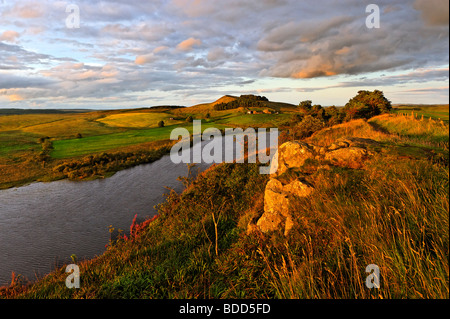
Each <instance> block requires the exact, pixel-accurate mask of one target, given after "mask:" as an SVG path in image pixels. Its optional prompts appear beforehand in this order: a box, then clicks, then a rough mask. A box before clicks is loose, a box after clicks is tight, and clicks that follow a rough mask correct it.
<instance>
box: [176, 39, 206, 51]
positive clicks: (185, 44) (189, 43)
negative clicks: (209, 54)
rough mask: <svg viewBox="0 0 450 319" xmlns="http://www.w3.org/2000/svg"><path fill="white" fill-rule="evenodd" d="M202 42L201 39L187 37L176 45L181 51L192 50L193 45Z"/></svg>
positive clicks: (198, 44)
mask: <svg viewBox="0 0 450 319" xmlns="http://www.w3.org/2000/svg"><path fill="white" fill-rule="evenodd" d="M201 44H202V41H200V40H199V39H194V38H189V39H187V40H184V41H182V42H180V43H179V44H178V45H177V49H178V50H181V51H189V50H192V48H193V47H194V46H200V45H201Z"/></svg>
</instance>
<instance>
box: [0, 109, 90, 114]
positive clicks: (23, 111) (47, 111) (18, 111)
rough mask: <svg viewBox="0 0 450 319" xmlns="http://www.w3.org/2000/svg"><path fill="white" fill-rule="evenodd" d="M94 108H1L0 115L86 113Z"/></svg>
mask: <svg viewBox="0 0 450 319" xmlns="http://www.w3.org/2000/svg"><path fill="white" fill-rule="evenodd" d="M92 111H95V110H87V109H62V110H54V109H1V108H0V115H21V114H66V113H87V112H92Z"/></svg>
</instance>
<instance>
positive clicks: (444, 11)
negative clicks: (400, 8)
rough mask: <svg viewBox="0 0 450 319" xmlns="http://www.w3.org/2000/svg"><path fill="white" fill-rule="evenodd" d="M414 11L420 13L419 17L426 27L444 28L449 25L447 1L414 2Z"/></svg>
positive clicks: (421, 0)
mask: <svg viewBox="0 0 450 319" xmlns="http://www.w3.org/2000/svg"><path fill="white" fill-rule="evenodd" d="M414 9H416V10H418V11H420V12H421V17H422V19H423V20H424V21H425V23H426V24H427V25H430V26H445V25H448V24H449V2H448V0H416V1H415V2H414Z"/></svg>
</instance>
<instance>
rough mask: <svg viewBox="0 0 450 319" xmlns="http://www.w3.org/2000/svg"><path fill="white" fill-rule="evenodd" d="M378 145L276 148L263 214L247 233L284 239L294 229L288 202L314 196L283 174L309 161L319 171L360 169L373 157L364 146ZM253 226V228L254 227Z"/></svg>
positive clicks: (347, 142)
mask: <svg viewBox="0 0 450 319" xmlns="http://www.w3.org/2000/svg"><path fill="white" fill-rule="evenodd" d="M376 144H377V142H375V141H373V140H368V139H362V138H343V139H339V140H337V141H335V142H334V143H332V144H331V145H329V146H328V147H320V146H315V145H312V144H307V143H305V142H301V141H293V142H287V143H284V144H283V145H281V146H280V147H279V148H278V151H277V153H276V154H275V157H276V158H277V159H278V161H277V160H273V161H272V165H273V166H272V167H271V173H272V174H271V177H270V180H269V182H268V183H267V185H266V188H265V193H264V213H263V214H262V216H261V217H260V218H259V219H257V220H256V221H253V223H254V222H256V225H254V224H252V225H249V227H248V229H249V230H251V231H254V230H256V229H258V230H260V231H262V232H263V233H267V232H270V231H274V230H281V231H284V234H285V235H287V234H288V233H289V230H290V229H291V228H292V227H293V226H294V223H295V221H294V219H293V217H292V212H291V202H292V199H293V198H295V197H306V196H310V195H312V194H313V193H314V186H313V185H311V184H309V183H307V182H306V181H305V180H302V179H301V178H298V177H290V178H288V180H287V181H286V180H285V178H283V174H285V173H286V172H288V171H289V170H290V169H300V170H301V168H302V167H303V166H304V165H305V163H306V161H307V160H308V159H311V160H316V161H319V162H322V163H323V165H322V166H321V167H329V166H328V165H336V166H343V167H349V168H361V167H362V166H363V163H364V161H365V160H366V159H367V158H368V157H369V156H370V155H372V152H370V151H369V150H368V149H367V146H369V145H371V146H374V145H376ZM255 226H256V227H255Z"/></svg>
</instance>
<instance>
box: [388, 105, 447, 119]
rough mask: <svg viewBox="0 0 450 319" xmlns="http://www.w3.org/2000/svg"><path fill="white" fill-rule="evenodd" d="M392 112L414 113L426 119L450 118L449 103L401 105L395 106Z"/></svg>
mask: <svg viewBox="0 0 450 319" xmlns="http://www.w3.org/2000/svg"><path fill="white" fill-rule="evenodd" d="M392 113H396V114H406V115H411V113H414V114H415V115H416V117H419V118H421V117H422V115H423V116H424V118H425V119H428V118H432V119H435V120H439V119H441V120H443V121H446V122H448V120H449V105H448V104H446V105H401V106H394V107H393V109H392Z"/></svg>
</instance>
